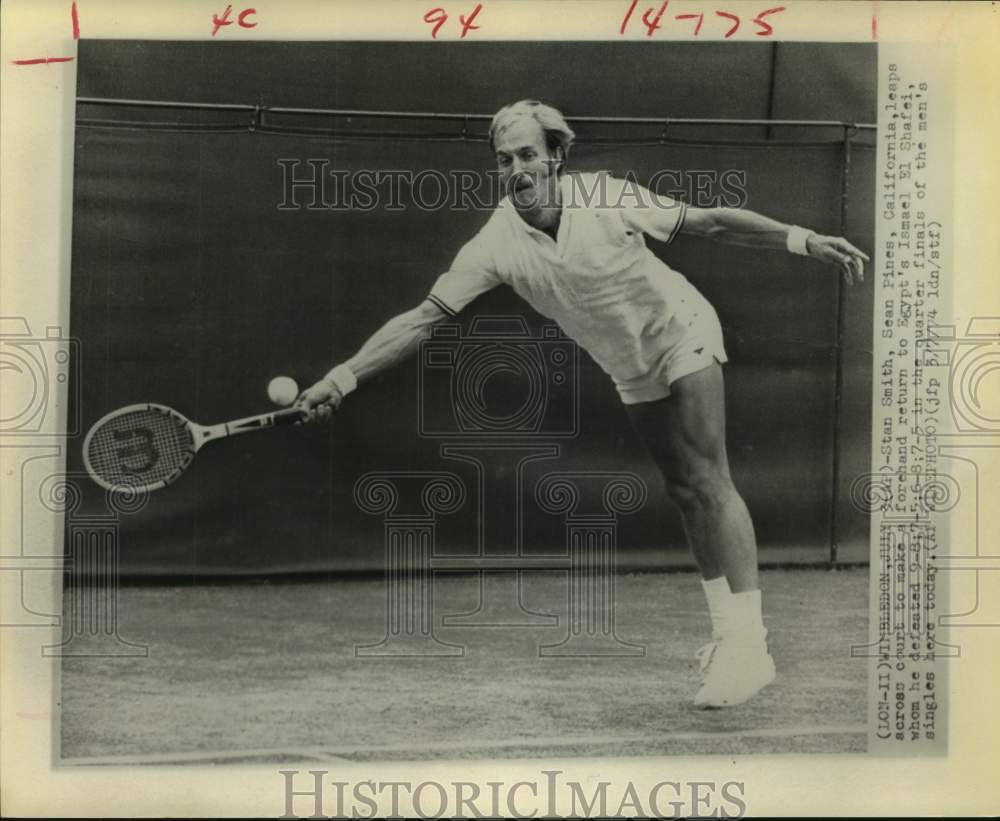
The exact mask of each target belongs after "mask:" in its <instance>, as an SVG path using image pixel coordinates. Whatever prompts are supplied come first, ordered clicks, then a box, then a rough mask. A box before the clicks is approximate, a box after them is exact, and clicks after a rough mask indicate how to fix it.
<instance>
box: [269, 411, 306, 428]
mask: <svg viewBox="0 0 1000 821" xmlns="http://www.w3.org/2000/svg"><path fill="white" fill-rule="evenodd" d="M307 415H308V412H307V411H305V410H303V409H302V408H288V409H286V410H281V411H276V412H275V414H274V424H275V426H276V427H277V426H278V425H294V424H296V423H297V422H303V421H305V418H306V416H307Z"/></svg>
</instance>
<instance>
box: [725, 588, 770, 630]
mask: <svg viewBox="0 0 1000 821" xmlns="http://www.w3.org/2000/svg"><path fill="white" fill-rule="evenodd" d="M727 607H728V608H729V609H728V611H727V614H726V619H727V625H728V626H729V627H730V628H731V629H730V634H731V635H732V636H734V637H735V638H737V639H742V640H746V641H750V642H754V643H756V642H758V641H760V642H762V641H764V640H765V639H766V638H767V630H765V629H764V617H763V614H762V613H761V599H760V590H747V591H746V592H744V593H731V594H730V596H729V602H728V603H727Z"/></svg>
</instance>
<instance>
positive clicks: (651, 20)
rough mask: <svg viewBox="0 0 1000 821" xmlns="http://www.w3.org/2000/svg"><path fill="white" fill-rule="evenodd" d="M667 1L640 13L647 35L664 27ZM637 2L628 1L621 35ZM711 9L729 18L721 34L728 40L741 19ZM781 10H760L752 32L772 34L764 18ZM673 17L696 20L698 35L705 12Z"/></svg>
mask: <svg viewBox="0 0 1000 821" xmlns="http://www.w3.org/2000/svg"><path fill="white" fill-rule="evenodd" d="M669 3H670V0H663V2H662V3H661V4H660V5H659V7H658V8H657V7H656V6H649V7H647V8H646V10H645V11H644V12H643V13H642V23H643V24H644V25H645V26H646V36H647V37H652V36H653V34H654V33H655V32H656V30H657V29H660V28H663V27H664V26H663V24H662V23H661V20H662V19H663V14H664V12H665V11H666V10H667V6H668V5H669ZM638 4H639V0H631V2H630V3H629V5H628V8H627V9H626V10H625V16H624V17H622V22H621V25H620V26H619V27H618V33H619V34H621V35H624V34H625V31H626V29H627V28H628V26H629V23H630V22H631V21H632V16H633V15H634V14H635V10H636V8H637V7H638ZM713 11H714V13H715V16H716V17H721V18H723V19H725V20H730V21H731V22H732V25H731V26H730V27H729V29H728V30H727V31H726V32H725V33H723V35H722V36H723V38H724V39H726V40H728V39H729V38H730V37H732V36H733V35H734V34H736V32H737V31H739V28H740V26H741V25H742V23H743V19H742V18H741V17H740V16H739V15H738V14H735V13H734V12H731V11H724V10H722V9H714V10H713ZM782 11H785V7H784V6H775V7H774V8H770V9H765V10H764V11H762V12H760V13H759V14H758V15H757V16H756V17H754V18H752V19H751V22H752V23H754V24H756V26H757V28H758V29H759V31H756V32H754V33H755V34H756V35H757V36H758V37H770V36H771V35H772V34H774V27H773V26H772V25H771V24H770V23H769V22H767V21H766V20H765V19H764V18H765V17H769V16H770V15H772V14H778V13H779V12H782ZM674 19H675V20H696V21H697V22H696V23H695V26H694V31H693V32H692V36H694V37H698V36H699V35H700V34H701V29H702V26H703V24H704V22H705V12H704V11H699V12H693V13H686V14H677V15H675V16H674ZM710 19H711V18H710Z"/></svg>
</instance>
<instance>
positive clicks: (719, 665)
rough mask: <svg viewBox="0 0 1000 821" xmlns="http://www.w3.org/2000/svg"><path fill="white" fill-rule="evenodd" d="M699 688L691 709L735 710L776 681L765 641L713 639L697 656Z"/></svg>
mask: <svg viewBox="0 0 1000 821" xmlns="http://www.w3.org/2000/svg"><path fill="white" fill-rule="evenodd" d="M695 658H697V659H698V666H699V669H700V671H701V680H702V684H701V689H700V690H698V693H697V694H696V695H695V697H694V706H695V707H700V708H702V709H708V708H712V707H734V706H736V705H737V704H742V703H743V702H745V701H748V700H749V699H751V698H753V697H754V696H755V695H757V693H759V692H760V691H761V690H763V689H764V688H765V687H767V685H768V684H770V683H771V682H772V681H774V678H775V675H776V673H775V669H774V659H773V658H771V654H770V653H768V652H767V644H766V643H764V642H753V643H740V642H738V641H732V640H729V641H723V640H716V641H712V642H709V643H708V644H706V645H705V646H704V647H702V648H701V649H700V650H699V651H698V652H697V653H696V654H695Z"/></svg>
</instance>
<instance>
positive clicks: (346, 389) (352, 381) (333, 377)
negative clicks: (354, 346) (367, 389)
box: [323, 365, 358, 396]
mask: <svg viewBox="0 0 1000 821" xmlns="http://www.w3.org/2000/svg"><path fill="white" fill-rule="evenodd" d="M323 380H324V381H325V382H329V383H330V384H331V385H333V387H335V388H336V389H337V390H338V391H340V395H341V396H347V394H349V393H351V392H352V391H353V390H354V389H355V388H356V387H357V386H358V378H357V377H356V376H355V375H354V372H353V371H352V370H351V369H350V368H348V367H347V365H337V367H336V368H334V369H333V370H332V371H330V372H329V373H328V374H327V375H326V376H324V377H323Z"/></svg>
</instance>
